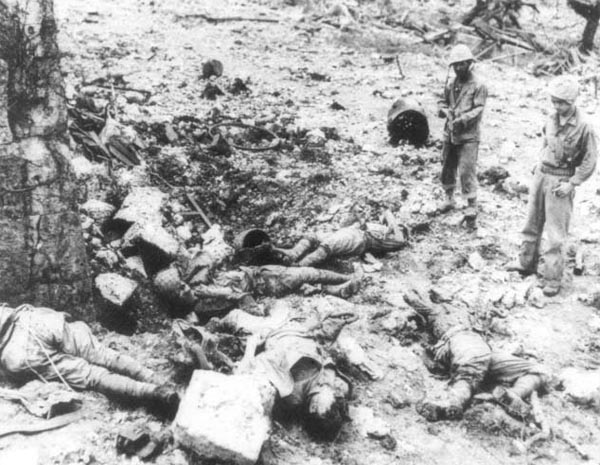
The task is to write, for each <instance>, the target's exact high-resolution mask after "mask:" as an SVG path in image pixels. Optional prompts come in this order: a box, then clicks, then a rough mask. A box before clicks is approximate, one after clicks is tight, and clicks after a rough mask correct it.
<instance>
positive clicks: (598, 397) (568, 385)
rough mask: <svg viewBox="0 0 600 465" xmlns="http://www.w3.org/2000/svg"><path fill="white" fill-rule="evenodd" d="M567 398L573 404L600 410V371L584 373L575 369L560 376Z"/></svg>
mask: <svg viewBox="0 0 600 465" xmlns="http://www.w3.org/2000/svg"><path fill="white" fill-rule="evenodd" d="M559 382H560V384H561V385H562V387H563V388H564V392H565V396H566V397H567V398H568V399H569V400H571V401H572V402H574V403H576V404H579V405H584V406H592V407H594V408H600V370H595V371H583V370H580V369H577V368H574V367H569V368H566V369H564V370H563V371H562V372H561V373H560V374H559Z"/></svg>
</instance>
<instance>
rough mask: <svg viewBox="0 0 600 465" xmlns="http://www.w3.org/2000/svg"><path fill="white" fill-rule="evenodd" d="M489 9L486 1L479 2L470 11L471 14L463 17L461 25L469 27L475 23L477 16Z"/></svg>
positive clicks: (479, 0) (478, 0) (480, 0)
mask: <svg viewBox="0 0 600 465" xmlns="http://www.w3.org/2000/svg"><path fill="white" fill-rule="evenodd" d="M486 8H487V1H486V0H477V3H475V6H474V7H473V8H471V9H470V10H469V12H468V13H467V14H466V15H465V16H464V17H463V19H462V21H461V23H462V24H464V25H465V26H468V25H469V24H471V23H472V22H473V20H474V19H475V18H477V16H479V15H480V14H481V13H482V12H483V11H485V9H486Z"/></svg>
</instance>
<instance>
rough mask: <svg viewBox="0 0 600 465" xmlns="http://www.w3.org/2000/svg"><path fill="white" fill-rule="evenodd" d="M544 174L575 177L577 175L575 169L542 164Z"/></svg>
mask: <svg viewBox="0 0 600 465" xmlns="http://www.w3.org/2000/svg"><path fill="white" fill-rule="evenodd" d="M542 173H544V174H550V175H552V176H573V175H574V174H575V168H556V167H554V166H550V165H547V164H546V163H542Z"/></svg>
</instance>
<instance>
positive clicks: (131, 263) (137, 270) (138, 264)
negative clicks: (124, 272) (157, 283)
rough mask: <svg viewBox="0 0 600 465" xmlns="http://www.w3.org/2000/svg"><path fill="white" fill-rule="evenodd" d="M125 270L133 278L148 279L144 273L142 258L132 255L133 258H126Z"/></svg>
mask: <svg viewBox="0 0 600 465" xmlns="http://www.w3.org/2000/svg"><path fill="white" fill-rule="evenodd" d="M125 268H127V269H128V270H129V271H131V273H132V274H133V276H138V277H141V278H148V274H147V273H146V268H144V262H143V261H142V257H140V256H139V255H134V256H133V257H127V258H126V259H125Z"/></svg>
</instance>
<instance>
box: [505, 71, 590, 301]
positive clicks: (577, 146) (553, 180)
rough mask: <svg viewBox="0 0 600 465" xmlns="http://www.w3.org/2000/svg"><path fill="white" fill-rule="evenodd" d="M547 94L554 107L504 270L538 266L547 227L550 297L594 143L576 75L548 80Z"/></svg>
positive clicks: (546, 285)
mask: <svg viewBox="0 0 600 465" xmlns="http://www.w3.org/2000/svg"><path fill="white" fill-rule="evenodd" d="M549 94H550V100H551V103H552V106H553V107H554V110H555V111H554V113H553V114H552V115H551V116H550V118H549V119H548V121H547V122H546V124H545V126H544V141H543V146H542V151H541V157H540V160H539V162H538V164H537V166H536V167H535V170H534V179H533V184H532V186H531V187H530V189H529V201H528V207H527V208H528V213H527V220H526V223H525V227H524V228H523V231H522V234H523V242H522V243H521V251H520V254H519V260H518V262H517V263H515V264H511V265H509V266H508V270H510V271H518V272H519V273H521V274H522V275H529V274H533V273H535V272H536V271H537V261H538V257H539V255H540V250H539V249H540V243H541V239H542V233H543V231H544V228H545V229H546V236H547V239H548V243H547V244H546V250H545V252H544V260H543V262H544V265H543V269H542V270H540V271H541V274H542V277H543V279H544V282H543V284H544V287H543V291H544V294H545V295H547V296H549V297H551V296H554V295H556V294H558V293H559V292H560V286H561V281H562V275H563V269H564V257H563V248H564V244H565V242H566V240H567V236H568V233H569V223H570V220H571V215H572V213H573V199H574V197H575V188H576V187H577V186H579V185H580V184H581V183H583V182H584V181H586V180H587V179H588V178H589V177H590V176H591V175H592V174H593V172H594V168H595V167H596V158H597V147H596V139H595V135H594V131H593V129H592V127H591V125H590V124H589V123H588V122H586V121H585V119H584V117H583V115H582V113H581V111H580V110H579V109H578V108H577V107H576V105H575V100H576V99H577V95H578V94H579V84H578V82H577V80H575V79H574V78H573V77H570V76H562V77H559V78H556V79H554V80H553V81H552V82H551V83H550V88H549Z"/></svg>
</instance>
